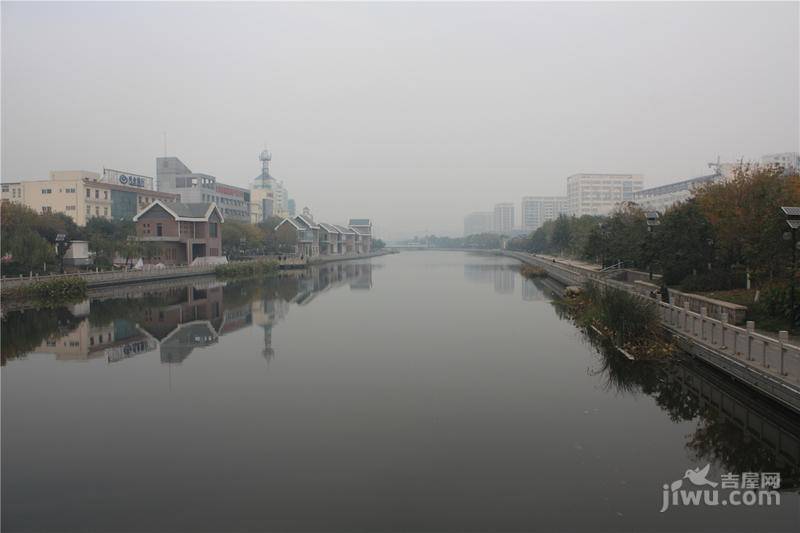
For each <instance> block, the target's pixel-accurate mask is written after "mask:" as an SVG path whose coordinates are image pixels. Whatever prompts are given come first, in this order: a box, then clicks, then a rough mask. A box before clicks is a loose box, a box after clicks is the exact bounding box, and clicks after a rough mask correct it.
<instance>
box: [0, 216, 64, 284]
mask: <svg viewBox="0 0 800 533" xmlns="http://www.w3.org/2000/svg"><path fill="white" fill-rule="evenodd" d="M57 220H58V219H52V220H50V221H49V222H53V221H57ZM45 226H47V224H45V223H44V222H43V221H42V220H41V215H38V214H37V213H36V212H34V211H33V210H32V209H30V208H29V207H26V206H24V205H20V204H14V203H10V202H3V203H2V205H0V252H1V253H0V255H2V273H3V275H18V274H28V273H29V272H30V271H34V272H37V273H38V272H42V271H44V270H45V269H47V270H52V269H53V267H54V266H55V259H56V256H55V248H54V245H53V244H51V243H50V242H48V241H47V239H45V238H44V237H42V235H40V233H39V231H37V229H39V228H43V227H45ZM51 229H52V228H51ZM57 233H58V232H57V231H56V232H52V231H48V233H47V234H48V235H52V238H53V242H54V241H55V235H56V234H57Z"/></svg>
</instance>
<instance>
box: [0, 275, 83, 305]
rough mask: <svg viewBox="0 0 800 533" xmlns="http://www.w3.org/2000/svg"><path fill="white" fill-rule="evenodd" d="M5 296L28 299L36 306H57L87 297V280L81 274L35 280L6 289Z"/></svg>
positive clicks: (11, 298) (13, 298)
mask: <svg viewBox="0 0 800 533" xmlns="http://www.w3.org/2000/svg"><path fill="white" fill-rule="evenodd" d="M3 297H4V298H8V299H10V300H28V301H29V302H30V303H32V304H33V305H34V306H35V307H55V306H58V305H63V304H65V303H71V302H75V301H79V300H82V299H84V298H86V280H85V279H83V278H81V277H79V276H70V277H64V278H56V279H48V280H42V281H34V282H33V283H29V284H26V285H22V286H20V287H16V288H14V289H9V290H6V291H4V293H3Z"/></svg>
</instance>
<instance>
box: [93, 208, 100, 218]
mask: <svg viewBox="0 0 800 533" xmlns="http://www.w3.org/2000/svg"><path fill="white" fill-rule="evenodd" d="M94 214H95V216H98V217H99V216H100V208H99V207H95V208H94Z"/></svg>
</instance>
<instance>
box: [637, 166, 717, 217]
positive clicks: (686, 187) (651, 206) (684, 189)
mask: <svg viewBox="0 0 800 533" xmlns="http://www.w3.org/2000/svg"><path fill="white" fill-rule="evenodd" d="M722 179H724V178H723V177H722V175H721V174H709V175H707V176H700V177H697V178H691V179H688V180H683V181H678V182H676V183H670V184H668V185H661V186H659V187H651V188H649V189H643V190H641V191H639V192H636V193H634V194H633V201H634V202H636V204H638V205H639V206H640V207H641V208H642V209H645V210H648V211H660V212H661V213H663V212H664V211H666V210H667V209H669V208H670V207H672V206H673V205H675V204H678V203H680V202H684V201H686V200H688V199H689V198H691V197H692V196H693V195H694V191H695V190H696V189H697V188H699V187H702V186H704V185H707V184H709V183H713V182H715V181H718V180H722Z"/></svg>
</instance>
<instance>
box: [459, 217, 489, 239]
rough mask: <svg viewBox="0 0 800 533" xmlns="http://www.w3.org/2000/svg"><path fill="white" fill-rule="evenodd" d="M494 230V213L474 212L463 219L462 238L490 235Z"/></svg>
mask: <svg viewBox="0 0 800 533" xmlns="http://www.w3.org/2000/svg"><path fill="white" fill-rule="evenodd" d="M493 228H494V213H492V212H491V211H476V212H474V213H470V214H468V215H467V216H465V217H464V237H467V236H469V235H478V234H479V233H491V232H492V229H493Z"/></svg>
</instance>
